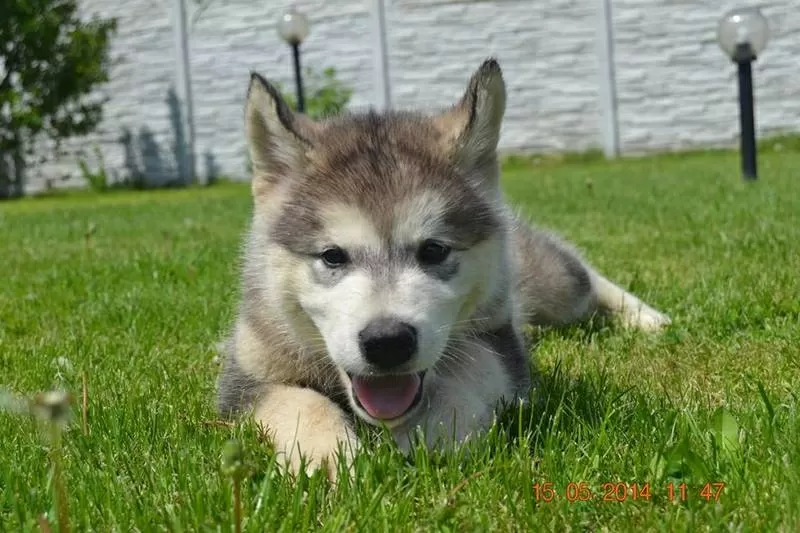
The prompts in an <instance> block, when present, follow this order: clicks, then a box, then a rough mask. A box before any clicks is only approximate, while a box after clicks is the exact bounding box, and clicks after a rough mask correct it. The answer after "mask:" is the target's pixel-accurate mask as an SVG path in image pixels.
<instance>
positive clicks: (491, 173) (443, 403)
mask: <svg viewBox="0 0 800 533" xmlns="http://www.w3.org/2000/svg"><path fill="white" fill-rule="evenodd" d="M505 105H506V91H505V84H504V81H503V77H502V73H501V70H500V67H499V65H498V63H497V62H496V61H495V60H487V61H486V62H484V63H483V64H482V65H481V67H480V68H479V69H478V70H477V72H475V74H474V75H473V76H472V78H471V80H470V81H469V84H468V86H467V89H466V91H465V94H464V96H463V97H462V98H461V100H460V101H459V102H458V103H457V104H456V105H454V106H453V107H452V108H450V109H447V110H446V111H444V112H442V113H440V114H438V115H425V114H422V113H416V112H398V111H390V112H384V113H376V112H367V113H363V114H343V115H341V116H335V117H331V118H328V119H326V120H323V121H312V120H310V119H309V118H307V117H305V116H303V115H300V114H295V113H292V112H291V111H290V109H289V108H288V106H287V105H286V103H285V102H284V101H283V100H282V99H281V97H280V96H279V93H278V92H277V91H276V90H275V88H274V87H273V86H272V85H271V84H270V83H269V82H267V81H266V80H264V79H263V78H262V77H260V76H259V75H257V74H253V76H252V79H251V83H250V88H249V91H248V96H247V105H246V112H245V114H246V130H247V139H248V143H249V148H250V156H251V160H252V164H253V178H252V193H253V201H254V209H253V217H252V223H251V226H250V231H249V233H248V236H247V240H246V245H245V250H244V261H243V269H242V286H241V303H240V307H239V310H238V315H237V318H236V320H235V323H234V325H233V327H232V331H231V332H230V335H229V336H228V338H227V343H226V350H225V351H226V354H225V362H224V368H223V371H222V374H221V376H220V380H219V397H218V402H219V409H220V411H221V412H222V413H223V414H224V415H227V416H234V415H237V414H242V413H252V414H253V415H254V416H255V419H256V420H257V422H258V423H259V424H260V425H261V427H262V428H263V430H264V431H265V433H266V434H267V435H268V436H269V438H270V439H271V440H272V442H273V444H274V445H275V447H276V450H277V451H278V452H279V453H280V454H285V456H286V459H287V460H288V463H287V464H288V466H289V468H290V469H291V470H294V471H297V470H298V468H299V467H300V454H302V455H304V456H305V457H306V460H307V461H308V462H307V468H308V470H309V471H311V470H313V469H315V468H318V467H320V466H321V465H323V464H326V465H328V466H327V467H328V468H329V473H330V474H331V475H332V476H333V475H335V468H334V465H335V462H336V460H337V458H340V457H345V458H346V459H348V460H349V458H351V457H352V454H353V453H355V452H356V451H357V450H358V449H359V447H360V445H359V442H358V439H357V437H356V435H355V433H354V431H353V427H354V426H353V422H354V421H355V420H356V419H357V418H358V419H361V420H363V421H364V422H367V423H368V424H372V425H385V426H388V427H389V428H390V429H391V431H392V434H393V435H394V437H395V440H396V441H397V443H398V445H399V446H400V447H401V448H404V449H405V448H407V447H408V445H409V439H410V436H411V435H412V434H415V433H416V432H417V431H418V430H419V429H421V430H422V434H423V435H424V439H425V442H426V443H427V444H428V445H429V446H447V445H451V444H457V443H459V442H462V441H463V440H464V439H466V438H468V437H470V436H471V435H475V434H477V433H480V431H481V430H483V429H486V428H487V427H488V426H489V425H490V424H491V423H492V419H493V416H494V411H495V408H496V406H497V405H498V403H499V402H500V401H501V400H505V401H514V400H515V399H524V398H526V397H527V395H528V391H529V387H530V384H531V380H530V373H529V372H530V371H529V366H528V360H529V355H528V354H529V352H528V347H526V346H525V345H524V344H523V339H522V335H521V328H522V326H523V325H524V324H525V323H532V324H538V325H551V324H552V325H564V324H571V323H576V322H580V321H583V320H585V319H587V318H588V317H590V316H592V315H594V314H595V313H604V314H609V315H611V316H614V317H618V318H619V319H620V320H621V322H622V323H623V324H624V325H626V326H630V327H636V328H641V329H644V330H657V329H659V328H661V327H663V326H664V325H666V324H668V323H669V319H668V318H667V317H666V316H665V315H663V314H661V313H660V312H658V311H656V310H655V309H653V308H652V307H650V306H648V305H646V304H645V303H643V302H642V301H641V300H639V299H638V298H637V297H635V296H634V295H632V294H630V293H628V292H626V291H625V290H623V289H622V288H620V287H619V286H617V285H615V284H614V283H612V282H611V281H609V280H608V279H606V278H604V277H603V276H602V275H601V274H599V273H598V272H596V271H595V270H594V269H593V268H592V267H591V266H589V265H588V264H587V263H586V262H585V261H584V260H583V259H581V258H580V256H579V255H578V254H577V253H576V251H575V250H573V249H572V248H571V247H570V246H568V245H567V244H565V243H564V242H562V241H560V240H559V239H557V238H556V237H555V236H552V235H550V234H549V233H545V232H541V231H538V230H535V229H534V228H532V227H531V226H530V225H529V224H528V223H526V222H525V221H523V220H521V219H520V217H518V216H517V215H516V214H515V212H514V211H512V209H511V208H510V207H509V205H508V204H507V203H506V201H505V199H504V197H503V194H502V192H501V189H500V185H499V165H498V156H497V151H496V150H497V144H498V140H499V136H500V127H501V123H502V119H503V114H504V111H505ZM381 376H383V378H381ZM386 376H392V377H391V378H386ZM415 376H416V377H415ZM375 379H378V380H380V379H383V381H382V382H381V383H383V384H384V385H382V386H381V387H383V389H381V388H380V387H378V386H377V385H365V387H367V388H365V389H364V390H365V391H366V392H364V393H362V396H363V398H364V399H372V400H374V398H373V396H375V394H377V395H378V396H381V397H380V398H378V400H375V405H376V406H377V405H379V403H380V401H383V402H389V403H391V401H393V400H392V398H393V397H392V396H391V394H390V393H388V392H385V391H384V389H386V390H388V389H389V388H391V383H390V380H395V379H396V380H397V382H398V383H400V382H402V383H407V384H408V385H407V386H408V387H416V389H410V390H416V394H417V397H416V399H415V401H414V403H413V404H412V406H411V407H410V408H409V409H408V411H407V412H404V413H403V414H401V415H399V416H395V417H393V418H391V419H388V420H387V419H378V418H375V417H373V416H372V415H370V414H369V413H368V412H367V409H366V408H365V407H364V406H365V405H367V404H368V402H361V401H360V400H358V399H357V398H356V393H355V392H354V391H355V390H356V386H355V384H356V381H354V380H361V381H359V383H364V382H366V383H368V384H369V383H375V381H370V380H375ZM365 380H366V381H365ZM387 380H389V381H387ZM387 383H389V384H388V385H387ZM369 387H373V388H372V389H370V388H369ZM375 390H377V393H376V392H375ZM397 394H399V393H397ZM370 395H371V396H370ZM387 398H388V400H387ZM395 403H397V402H396V401H395ZM373 407H374V409H377V407H375V406H373ZM374 409H373V411H374ZM340 447H341V448H342V449H343V452H344V455H341V456H340V455H337V454H336V450H337V449H338V448H340Z"/></svg>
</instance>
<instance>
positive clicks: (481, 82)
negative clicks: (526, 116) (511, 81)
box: [434, 59, 506, 166]
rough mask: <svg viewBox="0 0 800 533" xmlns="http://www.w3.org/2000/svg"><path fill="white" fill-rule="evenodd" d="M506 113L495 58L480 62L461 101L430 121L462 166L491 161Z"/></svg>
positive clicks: (504, 92) (504, 85)
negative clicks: (432, 121)
mask: <svg viewBox="0 0 800 533" xmlns="http://www.w3.org/2000/svg"><path fill="white" fill-rule="evenodd" d="M505 110H506V84H505V82H504V81H503V72H502V71H501V70H500V65H499V64H498V62H497V60H495V59H488V60H486V61H484V62H483V64H482V65H481V66H480V68H479V69H478V70H477V71H476V72H475V73H474V74H473V75H472V78H471V79H470V80H469V84H468V85H467V90H466V92H465V93H464V96H463V97H461V100H460V101H459V102H458V103H457V104H456V105H455V106H454V107H453V108H451V109H450V110H448V111H446V112H444V113H442V114H441V115H439V116H437V117H435V118H434V124H435V125H436V127H437V128H438V129H439V130H440V131H441V132H442V134H443V138H444V141H445V144H446V148H445V149H448V150H450V151H451V153H452V154H453V157H454V159H455V160H456V161H457V162H458V163H460V164H462V165H465V166H474V165H480V164H481V163H483V162H486V161H487V160H488V159H492V158H494V156H495V155H496V151H497V144H498V142H499V140H500V127H501V126H502V123H503V115H504V114H505Z"/></svg>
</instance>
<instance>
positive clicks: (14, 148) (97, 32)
mask: <svg viewBox="0 0 800 533" xmlns="http://www.w3.org/2000/svg"><path fill="white" fill-rule="evenodd" d="M77 4H78V2H77V0H4V1H3V9H2V16H0V64H2V65H3V69H2V71H1V72H0V75H2V78H0V197H2V196H4V195H5V196H8V195H13V194H21V193H22V190H21V187H22V184H21V183H20V180H21V176H22V169H21V168H20V167H24V166H25V165H26V164H27V163H28V159H29V158H30V157H31V156H32V155H33V149H34V146H35V143H36V142H37V141H39V140H41V139H43V138H46V139H50V140H52V141H55V148H56V149H55V150H53V151H50V153H57V152H58V149H59V148H60V143H61V141H63V140H64V139H68V138H70V137H75V136H80V135H85V134H87V133H89V132H91V131H92V130H94V128H95V127H96V126H97V124H98V123H99V122H100V120H101V118H102V109H103V103H104V100H103V99H101V98H99V97H97V96H96V95H93V94H92V92H93V90H94V89H95V88H96V87H97V86H98V85H100V84H102V83H104V82H106V81H108V67H109V54H108V50H109V41H110V38H111V36H112V35H113V33H114V32H115V30H116V19H100V18H97V17H93V18H92V19H91V20H82V19H81V18H80V17H79V15H78V12H77V11H78V5H77ZM10 159H13V160H15V167H16V168H15V169H14V171H13V172H12V171H11V170H10V166H9V165H8V163H7V161H8V160H10ZM4 162H6V164H3V163H4Z"/></svg>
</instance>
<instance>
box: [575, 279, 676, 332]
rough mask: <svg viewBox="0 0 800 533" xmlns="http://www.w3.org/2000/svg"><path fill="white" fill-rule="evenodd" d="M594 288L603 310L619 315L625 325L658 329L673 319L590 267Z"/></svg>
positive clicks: (649, 329)
mask: <svg viewBox="0 0 800 533" xmlns="http://www.w3.org/2000/svg"><path fill="white" fill-rule="evenodd" d="M588 270H589V276H590V278H591V280H592V289H593V290H594V292H595V294H596V300H597V305H598V307H599V308H600V310H601V311H604V312H606V313H609V314H611V315H614V316H618V317H619V318H620V320H621V321H622V324H623V325H624V326H625V327H629V328H639V329H642V330H645V331H657V330H659V329H661V328H663V327H665V326H667V325H669V324H670V323H671V322H672V321H671V320H670V318H669V317H668V316H667V315H665V314H663V313H661V312H659V311H657V310H655V309H653V308H652V307H650V306H649V305H647V304H646V303H644V302H643V301H642V300H640V299H639V298H637V297H636V296H634V295H633V294H631V293H629V292H628V291H626V290H625V289H623V288H622V287H620V286H619V285H617V284H615V283H613V282H612V281H610V280H608V279H607V278H605V277H603V276H602V275H601V274H600V273H598V272H597V271H595V270H593V269H591V268H589V269H588Z"/></svg>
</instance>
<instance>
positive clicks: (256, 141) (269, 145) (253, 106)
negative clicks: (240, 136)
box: [245, 73, 320, 196]
mask: <svg viewBox="0 0 800 533" xmlns="http://www.w3.org/2000/svg"><path fill="white" fill-rule="evenodd" d="M245 129H246V132H247V142H248V145H249V149H250V161H251V163H252V167H253V177H252V180H253V193H254V195H255V196H259V195H261V194H262V193H264V192H267V191H268V190H269V189H271V187H272V186H274V185H275V184H277V183H279V182H280V181H281V180H284V179H287V178H289V177H290V176H291V175H292V173H294V172H297V171H300V170H302V169H303V167H304V166H305V165H306V163H307V161H308V156H309V154H310V153H311V151H312V148H313V144H314V138H315V136H316V134H317V133H318V130H319V129H320V126H319V125H318V124H317V123H316V122H314V121H312V120H311V119H309V118H308V117H306V116H305V115H302V114H299V113H294V112H292V110H291V109H290V108H289V106H288V104H287V103H286V102H285V101H284V100H283V98H282V97H281V95H280V93H279V92H278V90H277V89H276V88H275V86H273V85H272V84H271V83H269V82H268V81H267V80H265V79H264V78H263V77H261V76H260V75H258V74H256V73H252V74H251V76H250V87H249V89H248V91H247V103H246V105H245Z"/></svg>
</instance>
